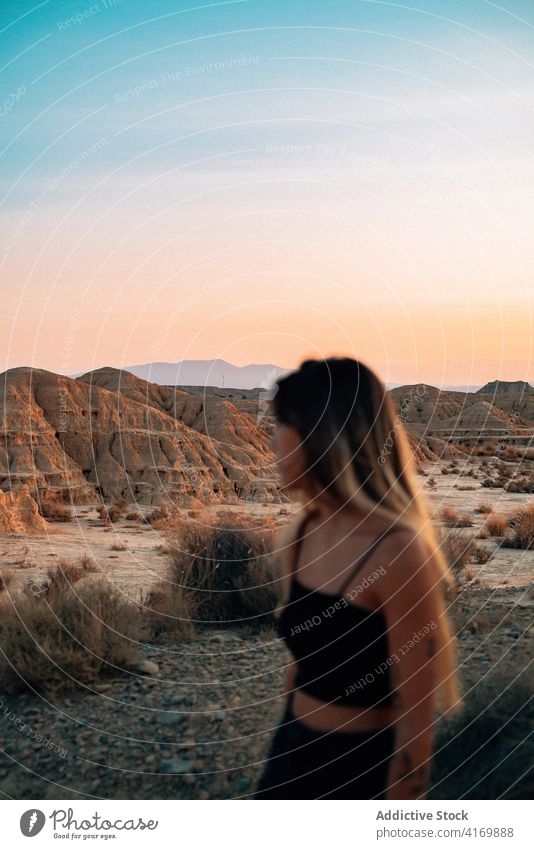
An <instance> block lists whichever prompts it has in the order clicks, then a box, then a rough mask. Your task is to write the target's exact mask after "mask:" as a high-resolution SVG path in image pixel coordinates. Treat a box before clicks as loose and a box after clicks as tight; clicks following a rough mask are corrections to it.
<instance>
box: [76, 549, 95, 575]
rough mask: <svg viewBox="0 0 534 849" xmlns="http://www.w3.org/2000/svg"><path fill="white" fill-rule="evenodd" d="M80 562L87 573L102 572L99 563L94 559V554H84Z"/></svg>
mask: <svg viewBox="0 0 534 849" xmlns="http://www.w3.org/2000/svg"><path fill="white" fill-rule="evenodd" d="M79 562H80V566H81V567H82V569H84V570H85V571H86V572H100V568H99V566H98V563H97V562H96V559H95V558H94V557H93V555H92V554H87V552H86V553H85V554H82V556H81V557H80V561H79Z"/></svg>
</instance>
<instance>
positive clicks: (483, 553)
mask: <svg viewBox="0 0 534 849" xmlns="http://www.w3.org/2000/svg"><path fill="white" fill-rule="evenodd" d="M492 557H493V552H492V551H490V550H489V549H488V548H486V547H485V546H484V545H477V544H476V543H475V544H474V545H473V550H472V553H471V558H470V559H471V560H472V562H473V563H479V564H481V565H482V564H484V563H487V562H488V560H491V558H492Z"/></svg>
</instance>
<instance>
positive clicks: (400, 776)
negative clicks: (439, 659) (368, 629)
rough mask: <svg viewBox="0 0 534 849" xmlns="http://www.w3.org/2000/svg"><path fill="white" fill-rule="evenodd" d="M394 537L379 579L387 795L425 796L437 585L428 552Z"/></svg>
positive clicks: (431, 740)
mask: <svg viewBox="0 0 534 849" xmlns="http://www.w3.org/2000/svg"><path fill="white" fill-rule="evenodd" d="M395 541H396V548H395V550H392V551H391V562H390V565H389V566H388V568H387V570H386V575H385V576H383V577H382V578H381V579H380V582H379V583H380V585H381V586H380V588H379V595H380V596H381V598H380V601H381V604H382V605H383V608H382V609H383V611H384V614H385V617H386V622H387V626H388V643H389V653H390V655H389V659H388V660H389V663H390V667H389V668H390V672H391V679H392V687H393V690H394V693H395V711H396V717H397V718H396V722H395V751H394V754H393V758H392V760H391V762H390V767H389V775H388V781H387V795H386V798H388V799H424V798H425V794H426V791H427V787H428V783H429V779H430V766H431V758H432V749H433V744H434V723H435V696H434V692H433V687H434V685H433V676H432V656H433V652H434V644H435V634H436V631H437V628H438V627H439V612H440V606H439V603H438V602H439V595H437V594H438V593H439V592H440V589H439V588H438V587H437V586H433V581H432V577H431V573H430V569H429V566H428V564H427V563H426V562H425V561H426V557H427V555H426V551H425V550H424V548H423V546H422V545H421V544H420V543H419V542H418V541H417V539H415V538H414V537H412V538H410V537H408V536H407V535H405V534H404V533H403V534H402V535H401V534H400V533H399V534H395ZM392 543H393V538H392Z"/></svg>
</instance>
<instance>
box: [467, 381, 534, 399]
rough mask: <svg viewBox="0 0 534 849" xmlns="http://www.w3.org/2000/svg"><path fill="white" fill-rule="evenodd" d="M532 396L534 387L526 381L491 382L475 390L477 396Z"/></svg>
mask: <svg viewBox="0 0 534 849" xmlns="http://www.w3.org/2000/svg"><path fill="white" fill-rule="evenodd" d="M530 392H531V393H533V394H534V386H531V385H530V383H527V382H526V380H491V381H490V382H489V383H486V384H485V385H484V386H481V387H480V389H477V393H476V394H477V395H522V394H525V393H526V394H527V395H528V393H530Z"/></svg>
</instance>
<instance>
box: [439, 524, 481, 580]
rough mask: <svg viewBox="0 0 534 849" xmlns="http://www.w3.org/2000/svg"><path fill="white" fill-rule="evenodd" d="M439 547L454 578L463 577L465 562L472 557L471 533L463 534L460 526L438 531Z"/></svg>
mask: <svg viewBox="0 0 534 849" xmlns="http://www.w3.org/2000/svg"><path fill="white" fill-rule="evenodd" d="M439 537H440V547H441V550H442V552H443V554H444V556H445V559H446V560H447V563H448V564H449V567H450V569H451V571H452V573H453V575H454V577H455V578H456V580H458V578H460V577H463V572H464V570H465V567H466V565H467V563H468V562H469V561H470V560H471V558H472V557H473V554H474V551H475V540H474V537H473V536H472V535H468V534H465V533H464V532H463V531H462V530H461V529H460V528H457V527H452V528H450V529H448V530H446V529H445V528H441V529H440V531H439Z"/></svg>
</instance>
